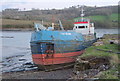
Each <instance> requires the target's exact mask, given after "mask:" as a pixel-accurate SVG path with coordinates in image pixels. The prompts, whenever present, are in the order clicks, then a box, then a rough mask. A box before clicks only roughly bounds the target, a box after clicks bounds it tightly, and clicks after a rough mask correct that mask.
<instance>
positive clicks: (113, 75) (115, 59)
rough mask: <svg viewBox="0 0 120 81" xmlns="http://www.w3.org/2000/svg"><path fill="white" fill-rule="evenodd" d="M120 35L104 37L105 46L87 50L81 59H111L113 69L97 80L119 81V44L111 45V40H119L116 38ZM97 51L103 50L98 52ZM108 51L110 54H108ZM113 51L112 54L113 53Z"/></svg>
mask: <svg viewBox="0 0 120 81" xmlns="http://www.w3.org/2000/svg"><path fill="white" fill-rule="evenodd" d="M117 36H118V35H104V36H103V37H104V38H103V39H102V40H100V41H102V43H103V45H99V46H91V47H89V48H87V49H86V51H85V53H84V54H83V55H81V56H80V57H79V58H88V57H108V58H110V59H109V60H110V66H111V68H110V69H108V70H105V71H101V72H100V73H99V74H98V75H96V76H95V77H96V78H99V79H119V70H120V54H116V53H120V50H119V46H120V45H119V44H110V42H109V40H118V39H117V38H116V37H117ZM97 49H102V50H104V51H101V50H97ZM106 51H108V52H106ZM111 51H112V52H111Z"/></svg>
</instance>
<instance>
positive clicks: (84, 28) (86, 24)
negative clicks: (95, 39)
mask: <svg viewBox="0 0 120 81" xmlns="http://www.w3.org/2000/svg"><path fill="white" fill-rule="evenodd" d="M73 30H74V31H75V32H78V33H82V34H94V23H90V20H89V19H81V20H77V21H76V22H74V28H73Z"/></svg>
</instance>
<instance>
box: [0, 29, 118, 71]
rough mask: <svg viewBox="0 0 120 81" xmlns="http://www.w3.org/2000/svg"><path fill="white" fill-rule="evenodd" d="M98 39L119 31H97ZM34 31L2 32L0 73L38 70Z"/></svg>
mask: <svg viewBox="0 0 120 81" xmlns="http://www.w3.org/2000/svg"><path fill="white" fill-rule="evenodd" d="M95 32H96V33H97V37H102V36H103V35H104V34H118V29H95ZM31 33H32V31H26V32H23V31H3V32H2V31H0V49H1V50H2V52H1V51H0V52H1V56H0V57H1V59H0V65H1V66H0V72H11V71H25V70H32V69H36V68H37V67H36V66H34V65H33V62H32V56H31V50H30V38H31Z"/></svg>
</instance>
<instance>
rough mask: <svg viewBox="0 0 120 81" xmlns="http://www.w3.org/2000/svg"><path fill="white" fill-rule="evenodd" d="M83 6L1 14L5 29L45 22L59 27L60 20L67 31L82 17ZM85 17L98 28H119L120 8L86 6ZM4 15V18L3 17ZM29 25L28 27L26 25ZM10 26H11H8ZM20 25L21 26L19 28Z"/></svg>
mask: <svg viewBox="0 0 120 81" xmlns="http://www.w3.org/2000/svg"><path fill="white" fill-rule="evenodd" d="M80 9H81V6H79V5H77V6H72V7H69V8H64V9H61V10H56V9H51V10H50V9H48V10H39V9H32V10H29V11H19V9H5V10H3V11H2V14H1V12H0V17H2V19H3V23H2V24H3V28H7V27H12V26H14V27H17V28H18V27H21V26H24V28H27V27H28V28H29V27H32V26H33V21H40V22H41V21H42V20H43V21H44V22H47V23H44V25H46V26H51V23H52V22H54V23H55V24H56V25H57V27H58V20H59V19H60V20H61V21H62V23H63V26H64V28H65V29H72V28H73V22H74V21H73V20H74V18H75V19H77V18H79V17H80ZM84 10H85V16H86V17H87V18H90V19H91V20H92V22H94V23H95V27H96V28H113V27H114V28H116V27H118V6H106V7H96V6H95V7H89V6H85V7H84ZM1 15H2V16H1ZM26 24H27V25H26ZM8 25H9V26H8ZM18 25H20V26H18Z"/></svg>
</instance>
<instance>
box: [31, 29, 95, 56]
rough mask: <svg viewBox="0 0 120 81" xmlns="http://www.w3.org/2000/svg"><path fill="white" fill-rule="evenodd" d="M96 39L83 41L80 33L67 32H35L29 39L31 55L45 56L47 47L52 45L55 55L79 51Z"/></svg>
mask: <svg viewBox="0 0 120 81" xmlns="http://www.w3.org/2000/svg"><path fill="white" fill-rule="evenodd" d="M95 41H96V39H94V40H91V41H85V39H84V37H83V36H82V34H80V33H76V32H69V31H47V30H42V31H36V32H33V33H32V37H31V51H32V54H45V53H46V50H47V46H48V45H49V44H50V45H52V44H53V45H54V46H53V47H54V48H53V49H54V51H55V53H69V52H76V51H81V50H84V49H85V48H87V47H88V46H90V45H92V43H94V42H95Z"/></svg>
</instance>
